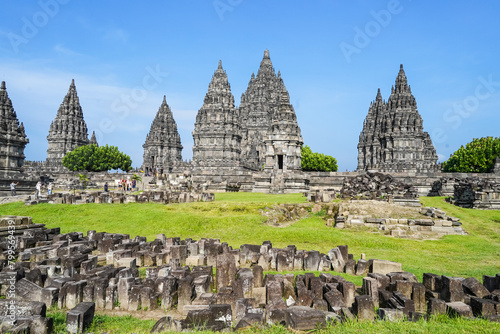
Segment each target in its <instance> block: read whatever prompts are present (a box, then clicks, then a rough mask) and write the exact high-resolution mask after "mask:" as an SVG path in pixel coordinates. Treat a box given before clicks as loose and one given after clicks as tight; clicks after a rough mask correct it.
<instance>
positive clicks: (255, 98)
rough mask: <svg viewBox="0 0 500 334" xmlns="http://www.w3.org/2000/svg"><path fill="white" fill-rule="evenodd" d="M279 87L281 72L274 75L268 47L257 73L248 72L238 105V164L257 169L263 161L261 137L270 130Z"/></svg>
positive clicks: (263, 144) (264, 148)
mask: <svg viewBox="0 0 500 334" xmlns="http://www.w3.org/2000/svg"><path fill="white" fill-rule="evenodd" d="M283 87H284V83H283V80H282V79H281V73H279V72H278V75H276V73H275V71H274V68H273V64H272V62H271V57H270V55H269V50H265V51H264V57H263V58H262V61H261V62H260V67H259V70H258V72H257V75H256V76H254V74H253V73H252V76H251V79H250V82H249V83H248V87H247V89H246V92H245V95H244V99H242V100H241V103H240V107H239V109H240V116H241V117H240V119H241V126H242V133H243V138H242V145H241V147H242V153H241V154H242V164H244V165H245V166H246V167H248V168H252V169H260V168H261V167H262V165H264V163H265V159H266V158H265V150H266V144H265V143H264V139H265V138H266V137H268V135H269V133H270V131H271V122H272V117H273V114H274V113H275V112H276V110H278V108H279V101H278V100H279V98H280V94H281V90H282V88H283ZM255 157H258V158H257V159H256V158H255Z"/></svg>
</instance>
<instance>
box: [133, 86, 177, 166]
mask: <svg viewBox="0 0 500 334" xmlns="http://www.w3.org/2000/svg"><path fill="white" fill-rule="evenodd" d="M142 147H143V148H144V156H143V163H142V170H144V171H146V173H148V172H149V171H151V170H154V169H156V168H158V169H163V168H165V169H166V170H167V169H170V168H172V166H173V165H175V164H176V163H178V162H181V161H182V145H181V137H180V136H179V132H178V131H177V124H176V123H175V120H174V116H173V115H172V110H170V107H169V105H168V104H167V98H166V96H163V102H162V103H161V106H160V108H159V109H158V112H157V113H156V117H155V119H154V120H153V123H151V129H150V130H149V133H148V134H147V135H146V142H145V143H144V145H142Z"/></svg>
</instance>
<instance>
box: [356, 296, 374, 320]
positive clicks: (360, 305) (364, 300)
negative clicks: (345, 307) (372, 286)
mask: <svg viewBox="0 0 500 334" xmlns="http://www.w3.org/2000/svg"><path fill="white" fill-rule="evenodd" d="M353 308H354V313H355V314H356V315H357V317H358V320H360V321H365V320H366V321H373V320H375V307H374V305H373V299H372V298H371V297H370V296H368V295H361V296H356V298H355V301H354V305H353Z"/></svg>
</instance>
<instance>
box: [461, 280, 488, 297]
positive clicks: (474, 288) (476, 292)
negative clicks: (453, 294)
mask: <svg viewBox="0 0 500 334" xmlns="http://www.w3.org/2000/svg"><path fill="white" fill-rule="evenodd" d="M462 285H463V288H464V291H465V292H466V293H468V294H470V295H473V296H476V297H479V298H483V297H484V296H487V295H489V294H490V292H489V291H488V289H486V288H485V287H484V285H482V284H481V283H480V282H479V281H478V280H477V278H475V277H469V278H466V279H464V280H463V281H462Z"/></svg>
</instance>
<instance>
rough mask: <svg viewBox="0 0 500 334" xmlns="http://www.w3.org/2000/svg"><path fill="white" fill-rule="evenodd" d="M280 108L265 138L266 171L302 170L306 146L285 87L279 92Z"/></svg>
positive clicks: (275, 113) (273, 117)
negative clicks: (303, 152) (303, 147)
mask: <svg viewBox="0 0 500 334" xmlns="http://www.w3.org/2000/svg"><path fill="white" fill-rule="evenodd" d="M278 94H279V100H278V104H279V107H278V108H277V110H276V111H275V112H274V113H273V116H272V121H271V127H270V130H269V132H268V134H267V136H266V137H265V138H264V142H265V144H266V150H265V158H266V163H265V170H268V171H277V170H283V171H285V172H286V171H290V170H301V169H302V166H301V159H302V156H301V148H302V145H303V144H304V140H303V138H302V135H301V132H300V128H299V124H298V123H297V116H296V115H295V110H294V109H293V106H292V105H291V104H290V95H289V94H288V91H287V89H286V87H285V86H284V85H283V86H282V87H281V90H280V91H279V92H278Z"/></svg>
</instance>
